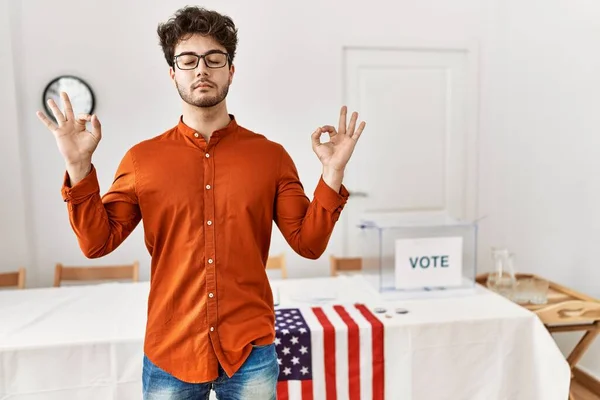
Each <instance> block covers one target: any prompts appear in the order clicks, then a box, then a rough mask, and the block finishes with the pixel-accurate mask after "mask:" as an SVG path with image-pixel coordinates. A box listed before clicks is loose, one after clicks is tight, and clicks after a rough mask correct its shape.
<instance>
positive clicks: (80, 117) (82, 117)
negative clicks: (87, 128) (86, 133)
mask: <svg viewBox="0 0 600 400" xmlns="http://www.w3.org/2000/svg"><path fill="white" fill-rule="evenodd" d="M77 121H79V122H92V114H79V115H78V116H77Z"/></svg>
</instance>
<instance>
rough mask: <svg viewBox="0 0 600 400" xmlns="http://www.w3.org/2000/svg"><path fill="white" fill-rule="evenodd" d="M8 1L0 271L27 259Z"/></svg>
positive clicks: (1, 28) (1, 13)
mask: <svg viewBox="0 0 600 400" xmlns="http://www.w3.org/2000/svg"><path fill="white" fill-rule="evenodd" d="M8 1H9V0H0V93H1V94H2V95H1V96H0V254H1V255H2V257H1V258H0V272H3V271H11V270H16V269H17V268H18V267H19V266H28V265H29V263H30V260H31V257H30V253H29V249H30V246H29V241H28V235H27V234H28V232H29V231H30V230H28V229H27V227H28V225H27V224H28V223H29V219H28V213H26V210H27V207H26V204H25V203H24V200H25V191H24V190H25V186H26V185H25V184H24V180H23V179H24V176H23V174H22V172H23V170H22V167H23V164H24V163H23V160H22V154H21V140H20V135H21V133H22V132H21V130H20V129H19V118H18V109H17V105H16V102H15V99H16V85H15V78H14V61H13V51H12V50H13V49H12V45H11V30H10V23H9V22H10V21H9V18H8V16H9V14H8Z"/></svg>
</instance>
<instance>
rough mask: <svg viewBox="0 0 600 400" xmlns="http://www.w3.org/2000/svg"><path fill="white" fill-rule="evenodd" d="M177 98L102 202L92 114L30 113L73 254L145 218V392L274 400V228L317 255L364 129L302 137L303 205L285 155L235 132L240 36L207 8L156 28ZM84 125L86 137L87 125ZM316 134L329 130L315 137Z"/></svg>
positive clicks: (97, 131)
mask: <svg viewBox="0 0 600 400" xmlns="http://www.w3.org/2000/svg"><path fill="white" fill-rule="evenodd" d="M158 34H159V37H160V43H161V46H162V49H163V52H164V54H165V58H166V60H167V63H168V64H169V67H170V69H169V73H170V76H171V79H172V80H173V83H174V85H175V87H176V88H177V90H178V91H179V94H180V96H181V99H182V100H183V102H182V106H183V114H182V116H181V117H180V119H179V122H178V124H177V125H176V126H175V127H174V128H172V129H170V130H168V131H167V132H165V133H163V134H162V135H160V136H157V137H155V138H153V139H149V140H146V141H143V142H141V143H139V144H137V145H136V146H134V147H133V148H131V149H130V150H129V151H128V152H127V153H126V154H125V156H124V158H123V159H122V161H121V163H120V165H119V168H118V171H117V173H116V175H115V179H114V182H113V184H112V186H111V188H110V189H109V191H108V192H107V193H106V194H105V195H104V196H103V197H100V194H99V186H98V180H97V177H96V170H95V168H94V166H93V165H92V154H93V152H94V150H95V149H96V147H97V146H98V143H99V142H100V139H101V138H102V132H101V126H100V121H99V120H98V117H97V116H96V115H81V116H78V117H77V118H75V116H74V115H73V110H72V106H71V104H70V102H69V98H68V97H67V95H66V94H65V93H63V94H62V100H63V103H64V113H63V112H61V110H59V108H58V106H57V105H56V104H55V103H54V102H53V101H52V100H50V101H49V105H50V107H51V110H52V112H53V114H54V116H55V119H56V122H57V124H55V123H53V122H52V121H50V120H49V119H48V118H47V117H46V116H45V115H44V114H42V113H41V112H38V117H39V118H40V120H42V121H43V122H44V123H45V125H46V126H47V127H48V128H49V129H50V131H52V133H53V134H54V136H55V138H56V142H57V145H58V148H59V150H60V152H61V154H62V155H63V157H64V159H65V162H66V174H65V181H64V185H63V188H62V195H63V198H64V200H65V201H66V202H67V204H68V210H69V218H70V222H71V224H72V226H73V229H74V231H75V233H76V235H77V238H78V241H79V244H80V247H81V249H82V251H83V252H84V254H85V255H86V256H87V257H90V258H95V257H102V256H104V255H106V254H108V253H110V252H111V251H113V250H114V249H115V248H117V246H119V245H120V244H121V243H122V242H123V240H125V238H127V236H128V235H129V234H130V233H131V232H132V231H133V229H134V228H135V227H136V226H137V224H138V223H139V222H140V221H143V224H144V232H145V242H146V246H147V248H148V251H149V252H150V254H151V256H152V265H151V280H150V282H151V285H150V295H149V299H148V322H147V327H146V337H145V341H144V354H145V356H144V367H143V392H144V398H145V399H147V400H151V399H170V400H180V399H206V398H208V395H209V392H210V390H211V389H213V390H214V391H215V392H216V394H217V396H218V398H219V399H245V400H253V399H257V400H267V399H275V395H276V384H277V376H278V374H279V366H278V362H277V354H276V350H275V345H274V338H275V329H274V310H273V298H272V292H271V289H270V285H269V281H268V279H267V275H266V271H265V263H266V260H267V257H268V253H269V244H270V238H271V228H272V221H275V222H276V224H277V226H278V228H279V229H280V230H281V232H282V234H283V235H284V237H285V238H286V240H287V242H288V243H289V244H290V246H291V247H292V248H293V249H294V250H295V251H296V252H297V253H298V254H300V255H302V256H304V257H307V258H311V259H316V258H318V257H319V256H321V254H322V253H323V252H324V251H325V248H326V246H327V242H328V240H329V237H330V235H331V232H332V230H333V227H334V225H335V222H336V221H337V220H338V218H339V215H340V212H341V210H342V208H343V206H344V204H345V202H346V199H347V198H348V192H347V191H346V190H345V188H344V187H343V186H342V178H343V175H344V168H345V166H346V164H347V162H348V160H349V158H350V156H351V154H352V152H353V150H354V147H355V145H356V142H357V140H358V138H359V137H360V134H361V132H362V131H363V129H364V126H365V124H364V122H363V123H361V124H360V125H359V126H358V127H357V126H356V122H357V117H358V116H357V114H356V113H353V114H352V116H351V118H350V121H349V123H348V125H346V123H347V115H346V114H347V113H346V108H345V107H343V108H342V110H341V113H340V119H339V127H338V129H337V130H336V129H335V128H334V127H333V126H323V127H320V128H318V129H317V130H315V132H314V133H313V134H312V147H313V150H314V152H315V153H316V154H317V156H318V158H319V160H320V161H321V163H322V164H323V173H322V177H321V179H320V180H319V183H318V185H317V187H316V189H315V193H314V199H313V201H312V202H310V201H309V199H308V198H307V197H306V195H305V193H304V189H303V186H302V185H301V183H300V181H299V178H298V173H297V171H296V168H295V166H294V163H293V161H292V160H291V158H290V156H289V155H288V153H287V152H286V151H285V150H284V149H283V147H282V146H281V145H279V144H277V143H274V142H271V141H269V140H267V139H266V138H265V137H264V136H262V135H260V134H256V133H253V132H251V131H249V130H247V129H245V128H243V127H241V126H240V125H238V123H237V121H236V119H235V117H234V116H233V115H230V114H229V113H228V111H227V105H226V97H227V92H228V89H229V86H230V84H231V83H232V80H233V76H234V72H235V67H234V65H233V59H234V56H235V50H236V45H237V29H236V28H235V25H234V23H233V21H232V20H231V19H230V18H229V17H227V16H223V15H220V14H218V13H216V12H213V11H208V10H205V9H202V8H197V7H186V8H183V9H181V10H179V11H177V13H176V14H175V16H174V17H173V18H171V19H170V20H169V21H167V22H166V23H164V24H160V25H159V27H158ZM86 123H91V130H89V131H88V130H86ZM323 133H327V134H329V136H330V141H329V142H328V143H321V142H320V137H321V135H322V134H323Z"/></svg>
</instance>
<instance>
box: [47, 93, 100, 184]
mask: <svg viewBox="0 0 600 400" xmlns="http://www.w3.org/2000/svg"><path fill="white" fill-rule="evenodd" d="M61 98H62V101H63V105H64V110H65V112H64V114H63V112H61V111H60V109H59V108H58V106H57V105H56V103H55V102H54V100H52V99H50V100H48V106H49V107H50V109H51V110H52V113H53V114H54V118H55V119H56V122H57V123H58V126H57V125H56V124H55V123H54V122H53V121H51V120H50V119H49V118H48V117H47V116H46V115H45V114H44V113H42V112H40V111H38V112H37V116H38V118H39V119H40V120H41V121H42V122H43V123H44V125H46V127H47V128H48V129H49V130H50V132H52V133H53V134H54V138H55V139H56V144H57V145H58V150H59V151H60V153H61V154H62V156H63V157H64V159H65V163H66V168H67V172H68V174H69V178H70V181H71V186H74V185H76V184H77V183H78V182H79V181H81V180H82V179H83V178H85V177H86V176H87V174H89V172H90V171H91V168H92V154H93V153H94V151H95V150H96V147H98V143H100V140H101V139H102V127H101V126H100V121H99V120H98V117H97V116H96V115H89V114H81V115H79V116H78V117H77V118H75V116H74V115H73V107H72V106H71V101H70V100H69V96H67V94H66V93H64V92H62V93H61ZM87 122H91V124H92V130H91V132H90V131H88V130H86V123H87Z"/></svg>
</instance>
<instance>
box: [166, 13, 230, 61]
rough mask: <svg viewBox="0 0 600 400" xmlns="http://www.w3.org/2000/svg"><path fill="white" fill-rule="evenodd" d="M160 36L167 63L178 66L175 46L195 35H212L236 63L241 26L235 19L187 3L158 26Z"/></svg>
mask: <svg viewBox="0 0 600 400" xmlns="http://www.w3.org/2000/svg"><path fill="white" fill-rule="evenodd" d="M157 32H158V37H159V38H160V46H161V47H162V50H163V53H164V55H165V59H166V60H167V64H169V65H170V66H171V67H173V66H174V61H173V59H174V57H175V46H177V44H178V43H179V42H180V41H181V40H183V39H186V38H187V37H190V36H191V35H193V34H200V35H202V36H210V37H212V38H213V39H214V40H216V41H217V42H218V43H219V44H220V45H221V46H223V47H225V49H226V50H227V53H228V54H229V62H230V63H232V62H233V57H234V56H235V50H236V48H237V42H238V39H237V28H236V27H235V24H234V23H233V20H232V19H231V18H230V17H228V16H226V15H222V14H219V13H218V12H216V11H210V10H207V9H205V8H201V7H193V6H187V7H184V8H181V9H179V10H177V11H176V12H175V14H174V15H173V16H172V17H171V18H170V19H169V20H168V21H167V22H165V23H161V24H159V25H158V29H157Z"/></svg>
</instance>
